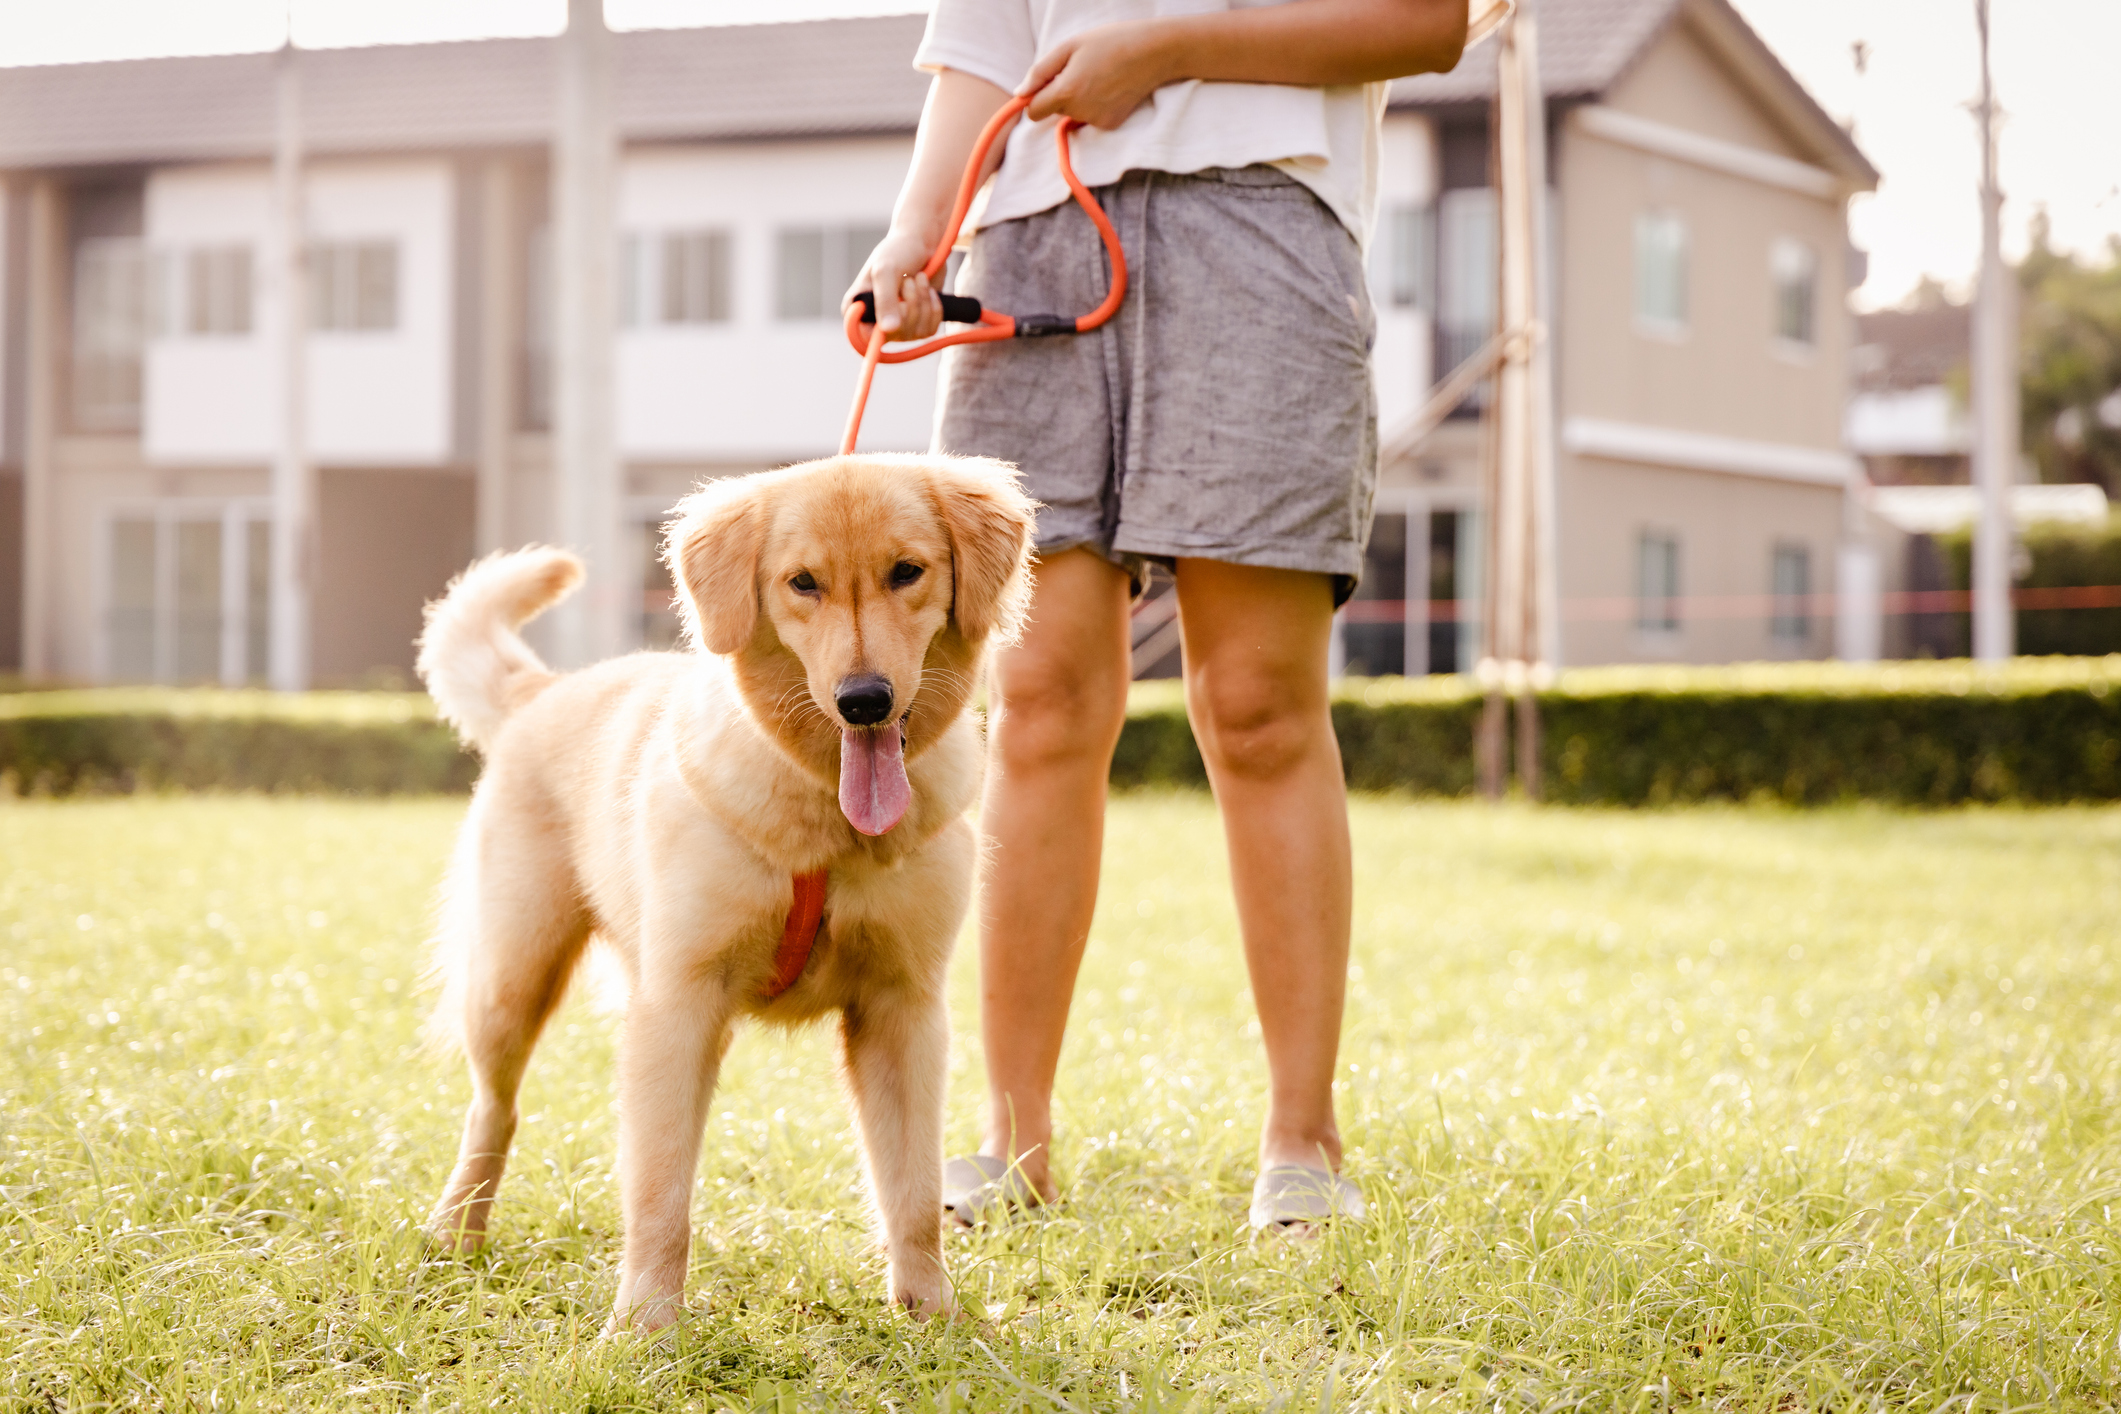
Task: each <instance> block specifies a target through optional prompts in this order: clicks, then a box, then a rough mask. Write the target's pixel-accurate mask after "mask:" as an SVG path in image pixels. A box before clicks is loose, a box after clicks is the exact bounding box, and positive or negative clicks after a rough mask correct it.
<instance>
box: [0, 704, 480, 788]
mask: <svg viewBox="0 0 2121 1414" xmlns="http://www.w3.org/2000/svg"><path fill="white" fill-rule="evenodd" d="M477 774H478V762H477V761H476V759H474V758H473V757H471V756H468V755H466V754H465V753H464V752H462V751H461V750H459V749H458V747H457V742H456V737H455V735H454V734H453V733H451V731H450V730H449V728H448V727H446V726H444V725H443V724H442V723H440V722H439V721H437V720H436V719H435V715H434V709H433V707H432V706H431V705H430V704H429V702H428V700H427V698H426V697H425V696H424V695H422V694H419V693H329V692H319V693H310V694H306V695H304V696H300V697H283V696H278V695H275V694H272V693H265V692H220V691H210V690H191V691H178V690H172V689H119V690H114V691H102V692H38V693H22V694H18V695H11V696H7V697H0V778H4V779H5V781H6V783H7V784H8V785H9V786H11V787H12V789H13V790H15V791H25V792H33V793H38V794H47V793H48V794H56V795H64V794H70V793H92V792H97V791H134V790H256V791H337V792H344V793H347V794H353V795H398V794H415V793H424V792H434V791H466V790H469V789H471V783H472V781H473V779H474V778H475V777H476V776H477Z"/></svg>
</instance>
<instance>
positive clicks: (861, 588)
mask: <svg viewBox="0 0 2121 1414" xmlns="http://www.w3.org/2000/svg"><path fill="white" fill-rule="evenodd" d="M1033 509H1034V507H1033V503H1032V502H1031V501H1030V500H1029V499H1028V498H1026V497H1025V495H1024V494H1023V492H1022V491H1021V490H1020V489H1019V488H1018V485H1017V480H1016V474H1015V472H1014V470H1013V469H1012V468H1010V467H1008V466H1006V465H1004V464H1002V463H1000V462H993V461H985V460H977V459H967V458H954V457H940V456H937V457H912V456H903V457H886V456H859V457H855V456H849V457H834V458H830V459H828V460H825V461H819V462H811V463H808V464H806V465H803V466H795V467H790V468H787V469H786V470H782V471H772V472H762V473H760V474H758V475H755V476H746V477H738V478H733V479H730V480H727V481H721V482H715V483H713V484H710V485H708V486H706V487H704V488H702V489H701V490H699V491H698V492H696V493H695V494H694V495H692V496H691V497H689V498H688V499H686V500H685V501H683V502H682V503H680V504H679V506H678V507H677V512H676V516H677V519H676V522H675V524H674V525H673V526H672V528H671V530H670V533H669V537H668V540H667V543H666V548H665V558H666V559H667V560H668V562H669V565H670V569H671V573H672V577H673V579H674V580H675V582H676V584H677V586H678V590H679V595H680V598H681V600H682V609H683V614H684V617H685V620H686V626H687V629H688V631H689V634H690V637H691V640H692V643H693V645H694V646H695V648H696V650H697V651H693V652H678V653H637V654H634V655H632V656H630V657H625V658H618V659H614V660H612V661H610V662H606V663H601V664H598V665H596V666H594V667H591V668H587V669H584V670H582V671H580V672H575V673H567V674H556V673H553V672H551V671H549V670H548V669H547V668H546V667H545V665H544V664H543V663H542V662H540V661H539V659H538V657H537V655H536V654H534V653H533V652H532V651H531V650H530V648H529V647H528V646H527V645H526V644H525V643H524V641H523V639H522V638H521V637H520V636H519V635H518V633H517V629H518V628H519V627H520V625H521V624H522V623H524V622H525V621H526V620H528V619H529V618H531V617H532V616H534V615H536V614H537V613H538V612H540V611H541V610H543V609H544V608H546V607H547V606H549V605H551V604H552V603H553V602H554V601H556V600H558V599H559V598H561V597H562V596H563V595H565V594H566V593H567V592H568V591H569V590H570V589H572V588H573V587H574V586H575V584H576V583H577V582H579V581H580V579H581V577H582V566H581V563H580V562H579V561H578V560H576V559H575V558H574V557H573V556H572V555H569V554H567V553H566V552H564V551H561V550H554V549H543V548H536V549H528V550H521V551H517V552H515V553H512V554H501V555H495V556H492V557H489V558H487V559H484V560H481V561H479V562H478V563H477V564H474V565H473V566H472V567H471V568H469V569H468V570H466V571H465V572H464V573H463V575H461V576H460V577H459V578H458V579H457V580H456V582H455V583H454V584H453V585H452V586H451V587H450V589H449V592H448V593H447V594H446V595H445V596H444V597H443V598H442V599H441V600H440V601H438V602H437V603H435V604H433V605H431V606H430V607H429V610H428V617H427V627H426V631H425V633H424V634H423V635H422V638H421V646H420V659H419V668H420V675H421V677H422V678H423V679H424V680H425V681H426V683H427V687H428V690H429V691H430V692H431V693H432V694H433V695H434V699H435V701H436V703H437V704H438V705H439V706H440V708H441V711H442V714H443V715H444V716H445V717H446V718H447V719H448V720H449V721H450V722H452V723H453V724H454V725H455V726H456V728H457V730H458V732H459V733H460V734H461V735H462V736H463V738H464V740H465V741H466V742H468V743H469V744H470V745H471V746H473V747H475V748H476V749H478V750H479V751H480V752H481V753H483V754H484V756H485V769H484V772H483V773H482V774H481V776H480V778H479V785H478V790H477V792H476V793H475V794H474V795H473V797H472V802H471V808H470V812H469V814H468V815H467V816H466V818H465V821H464V825H463V829H462V833H461V834H460V836H459V838H458V841H457V847H456V851H455V856H454V859H453V861H452V863H451V865H450V869H449V875H448V882H447V885H446V889H445V893H444V902H443V908H442V914H441V925H440V934H439V938H438V946H437V965H438V971H439V972H440V974H441V977H442V979H443V987H444V991H443V997H442V1001H441V1003H440V1005H439V1007H438V1008H437V1012H436V1017H435V1020H436V1027H437V1030H438V1032H439V1033H440V1034H441V1037H442V1038H443V1039H444V1040H445V1041H449V1042H454V1043H457V1044H461V1046H462V1048H463V1050H464V1052H465V1054H466V1056H467V1058H468V1060H469V1062H470V1067H471V1080H472V1099H471V1108H470V1112H469V1114H468V1115H467V1116H466V1118H465V1121H464V1138H463V1145H462V1148H461V1149H460V1150H459V1152H458V1156H457V1163H456V1168H455V1169H454V1171H453V1172H451V1174H450V1176H449V1181H448V1183H447V1184H446V1185H445V1186H444V1187H443V1189H442V1195H441V1198H440V1200H439V1201H438V1202H437V1203H436V1205H435V1209H434V1215H433V1217H432V1219H431V1220H430V1230H431V1231H432V1232H433V1234H434V1235H435V1237H436V1238H438V1239H439V1240H441V1241H443V1242H445V1243H447V1244H451V1245H454V1246H456V1247H459V1248H464V1249H469V1248H472V1247H476V1246H477V1245H478V1244H479V1243H480V1242H482V1241H483V1240H484V1238H485V1235H486V1230H487V1224H488V1222H489V1220H490V1214H491V1210H492V1207H493V1201H494V1192H495V1189H496V1188H497V1187H498V1185H499V1183H500V1179H501V1173H502V1168H503V1166H504V1164H505V1163H506V1161H507V1153H508V1145H509V1141H510V1140H511V1139H512V1138H513V1137H514V1134H515V1128H516V1092H517V1089H518V1087H519V1086H520V1085H521V1083H522V1080H523V1072H524V1069H525V1067H526V1065H527V1064H528V1063H529V1060H530V1053H531V1048H532V1047H533V1046H535V1045H536V1044H537V1039H538V1032H539V1030H540V1028H542V1027H543V1026H544V1024H545V1021H546V1019H547V1018H548V1017H550V1016H551V1015H552V1012H553V1009H554V1007H555V1005H556V1004H557V1003H558V1002H559V1000H560V997H561V995H562V994H563V993H564V991H565V990H566V987H567V983H568V979H569V976H570V975H571V974H572V972H573V971H574V968H575V966H576V963H577V962H578V961H579V960H580V959H581V957H582V955H583V951H584V949H585V947H586V946H587V944H588V943H589V941H590V940H591V939H595V940H597V941H598V942H600V943H601V944H603V945H604V946H605V947H607V948H609V949H610V951H611V952H612V953H613V954H615V955H616V958H617V961H618V963H619V965H620V970H621V971H622V972H623V974H624V976H625V979H626V984H627V993H626V995H627V1000H626V1005H625V1023H624V1029H623V1033H622V1039H621V1042H620V1052H619V1082H618V1114H619V1161H618V1178H619V1191H620V1202H621V1206H622V1208H623V1211H624V1216H625V1254H624V1259H623V1261H622V1263H621V1265H620V1269H619V1287H618V1298H617V1302H616V1304H615V1306H614V1309H613V1312H612V1317H611V1325H610V1326H609V1327H608V1328H607V1329H609V1330H618V1329H621V1328H625V1327H628V1326H630V1327H632V1328H634V1329H637V1330H654V1329H657V1328H660V1327H662V1326H666V1325H668V1324H669V1323H670V1322H672V1321H674V1320H675V1319H676V1318H677V1316H678V1313H679V1311H680V1309H681V1308H682V1306H683V1302H684V1286H685V1274H686V1268H687V1265H688V1261H689V1257H690V1252H691V1244H692V1221H691V1211H690V1210H691V1200H692V1190H693V1180H694V1170H695V1168H696V1165H697V1162H698V1158H699V1148H700V1136H701V1132H702V1129H703V1128H704V1126H705V1124H706V1120H707V1105H708V1101H709V1099H710V1098H711V1096H712V1094H713V1091H714V1084H715V1076H716V1073H717V1071H718V1069H719V1068H720V1065H721V1061H722V1057H723V1055H724V1054H725V1053H726V1051H727V1049H728V1046H729V1042H730V1038H731V1034H732V1032H733V1031H734V1029H735V1027H736V1025H737V1023H738V1022H739V1021H740V1020H742V1019H743V1018H746V1017H752V1018H756V1019H758V1020H760V1021H765V1022H770V1023H774V1024H778V1025H795V1024H797V1023H800V1022H805V1021H809V1020H811V1019H813V1018H815V1017H819V1016H822V1015H825V1014H826V1013H828V1012H829V1013H837V1015H838V1017H839V1022H840V1039H841V1043H842V1057H843V1068H844V1074H845V1079H846V1085H847V1089H848V1092H849V1094H850V1096H851V1100H852V1106H853V1110H854V1118H855V1121H856V1124H857V1126H858V1127H859V1129H860V1131H861V1141H862V1149H863V1156H864V1160H865V1165H866V1168H867V1171H868V1177H869V1186H870V1192H871V1197H872V1200H873V1202H874V1205H875V1209H876V1216H877V1220H878V1223H879V1226H880V1228H881V1233H882V1240H883V1246H884V1253H885V1257H886V1259H887V1262H888V1264H889V1279H890V1295H891V1299H892V1300H893V1301H896V1302H898V1303H899V1304H900V1305H902V1306H904V1307H906V1308H908V1309H909V1310H911V1311H913V1312H915V1313H916V1314H918V1315H922V1316H926V1315H930V1314H934V1313H947V1312H952V1311H954V1310H955V1309H956V1307H955V1299H954V1297H953V1295H952V1291H951V1286H950V1281H949V1277H948V1275H947V1274H946V1273H945V1272H944V1269H943V1256H942V1232H941V1225H942V1121H943V1090H944V1072H945V1067H946V1063H947V1060H948V1048H949V1026H948V1018H947V1017H946V1015H945V1013H944V1005H943V980H944V979H943V974H944V969H945V965H946V964H947V963H948V961H949V957H950V949H951V945H952V943H953V941H954V940H955V938H956V936H957V931H958V926H959V923H960V922H961V921H962V919H963V916H964V911H965V906H966V901H967V897H968V895H969V893H970V890H971V883H972V871H973V861H974V840H973V834H972V829H971V827H970V825H969V824H968V823H967V821H966V819H965V811H966V807H967V806H969V805H970V804H971V802H972V799H973V797H974V795H975V793H976V792H977V790H978V787H979V780H980V774H981V767H982V756H983V749H982V745H981V740H980V732H979V727H978V725H977V724H976V722H975V721H974V720H973V719H972V718H971V717H970V716H969V715H968V714H967V712H966V710H965V705H966V699H967V697H968V696H969V695H970V693H971V691H972V689H973V685H974V681H975V678H976V676H977V673H978V669H979V664H980V660H981V655H982V653H983V652H984V651H985V649H986V648H987V647H988V646H989V645H991V644H994V643H997V642H1000V641H1004V640H1006V639H1007V638H1009V637H1010V636H1011V635H1013V634H1014V633H1015V632H1016V631H1017V629H1018V627H1019V625H1020V622H1021V620H1022V617H1023V614H1024V608H1025V604H1026V601H1027V599H1028V595H1029V576H1030V570H1029V560H1030V545H1031V529H1032V511H1033ZM820 869H822V870H824V871H826V884H825V902H824V919H823V923H822V925H821V926H820V927H819V928H818V929H817V932H816V940H815V945H814V947H813V948H812V950H811V952H810V954H809V957H808V960H807V964H805V965H804V966H803V967H802V969H801V972H800V974H799V975H797V976H795V977H794V979H793V981H792V984H791V985H787V986H786V989H785V990H777V988H778V986H779V984H780V983H783V982H787V980H788V979H787V978H786V977H785V976H782V977H780V978H778V979H777V977H776V973H777V967H779V966H780V963H779V959H780V958H781V956H782V954H783V948H782V933H783V927H784V925H785V924H787V923H788V921H789V917H790V910H791V908H792V907H793V906H794V904H795V902H796V898H797V895H798V893H799V892H800V891H799V890H798V888H797V885H796V883H795V879H796V876H797V875H802V874H808V873H812V872H814V871H817V870H820Z"/></svg>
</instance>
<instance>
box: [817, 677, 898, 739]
mask: <svg viewBox="0 0 2121 1414" xmlns="http://www.w3.org/2000/svg"><path fill="white" fill-rule="evenodd" d="M832 700H833V703H834V705H836V706H837V707H838V708H839V709H840V716H842V717H844V718H846V720H847V724H848V725H849V726H853V727H873V726H875V725H876V724H877V723H878V722H881V721H883V720H884V719H885V718H887V717H889V716H890V715H891V684H890V683H888V682H885V681H884V680H883V679H882V678H880V677H878V676H877V675H876V674H875V673H862V674H859V675H858V676H855V677H851V678H848V679H846V680H845V681H844V682H842V683H841V684H840V690H839V693H838V695H837V696H835V697H834V698H833V699H832Z"/></svg>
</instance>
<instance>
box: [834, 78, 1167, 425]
mask: <svg viewBox="0 0 2121 1414" xmlns="http://www.w3.org/2000/svg"><path fill="white" fill-rule="evenodd" d="M1030 103H1031V100H1030V98H1028V97H1024V96H1018V97H1015V98H1011V99H1010V100H1009V101H1008V102H1007V103H1004V104H1003V105H1002V106H1001V107H1000V108H998V109H996V110H995V113H994V116H993V117H991V118H989V119H988V120H987V125H986V126H985V127H984V128H982V129H980V135H979V141H978V142H976V143H974V144H973V147H972V157H971V160H970V161H968V162H967V163H966V164H965V175H964V178H963V180H961V181H960V182H959V183H958V187H957V200H956V202H954V203H953V204H952V206H951V209H950V224H949V227H948V228H947V229H946V230H945V231H944V232H943V237H942V239H941V240H940V241H938V242H936V246H935V252H934V253H933V254H932V255H930V256H929V257H928V263H927V264H926V265H924V266H922V267H921V273H922V274H924V275H926V276H927V277H928V281H929V283H930V284H931V285H932V284H934V283H935V281H936V278H937V277H938V276H940V275H941V274H942V273H943V267H944V266H945V265H948V264H949V263H950V252H951V251H952V250H953V249H954V248H955V247H956V245H957V233H958V231H959V230H961V229H962V228H963V227H964V224H965V217H966V215H967V213H969V212H970V211H971V210H972V198H973V197H975V196H977V195H978V194H979V177H980V169H981V168H983V167H985V166H986V165H987V152H988V149H990V148H992V147H993V146H994V142H995V139H996V138H998V137H1000V136H1001V134H1002V130H1003V129H1004V128H1006V127H1008V126H1009V124H1010V123H1011V122H1012V121H1014V120H1015V118H1016V116H1017V115H1018V114H1019V113H1021V112H1023V111H1024V109H1025V108H1027V107H1029V106H1030ZM1081 126H1082V124H1081V123H1078V122H1077V121H1076V120H1075V119H1073V118H1063V119H1061V121H1060V122H1059V124H1057V125H1056V126H1055V128H1054V133H1053V142H1054V147H1055V148H1056V150H1057V152H1058V155H1059V157H1060V171H1061V178H1062V180H1064V181H1066V182H1067V184H1068V190H1069V191H1070V192H1071V193H1073V194H1074V197H1075V201H1076V204H1077V205H1079V206H1081V207H1082V209H1083V213H1084V214H1085V215H1086V216H1088V217H1089V218H1090V221H1091V224H1093V225H1094V226H1096V227H1097V234H1098V237H1099V239H1101V240H1102V241H1103V242H1104V243H1105V252H1106V254H1107V255H1108V256H1109V257H1110V260H1111V265H1112V284H1111V287H1110V288H1109V289H1107V290H1106V291H1105V298H1104V301H1103V302H1102V303H1101V304H1099V305H1098V306H1097V308H1095V309H1093V310H1091V311H1090V312H1089V313H1088V314H1083V315H1078V316H1076V317H1075V318H1073V319H1070V318H1066V317H1064V316H1061V315H1053V314H1026V315H1023V316H1021V317H1019V316H1015V315H1008V314H1002V313H1000V312H998V311H996V310H992V309H987V308H985V307H983V306H982V305H981V304H980V302H979V301H978V300H976V299H972V298H970V297H968V296H962V295H944V296H943V297H942V298H943V318H944V320H946V321H947V322H950V323H953V324H965V325H967V326H969V327H967V328H964V329H960V330H958V331H957V332H955V333H950V334H938V335H936V336H935V337H933V338H930V339H923V340H921V341H920V342H919V343H916V344H910V345H908V346H906V347H904V348H898V349H892V350H890V351H889V352H886V351H885V349H884V331H883V330H882V329H881V328H880V327H878V325H877V323H876V294H875V292H874V291H869V290H865V291H863V292H862V293H861V294H858V295H856V296H855V297H854V298H853V299H852V300H850V301H849V302H848V304H847V342H848V343H849V344H850V345H852V346H853V348H854V351H855V352H856V353H858V354H860V355H861V356H862V371H861V373H860V375H859V376H858V377H857V378H856V381H855V385H854V403H853V405H852V406H851V407H849V408H848V410H847V430H846V432H845V434H844V435H843V436H842V437H841V438H840V455H842V456H845V455H846V454H848V453H849V452H852V451H853V450H854V444H855V440H856V439H857V438H858V437H859V436H860V435H861V430H862V413H863V412H864V411H865V410H866V409H867V408H868V406H869V385H870V382H871V380H872V379H874V378H875V376H876V366H877V365H878V364H879V363H906V362H909V361H910V360H913V359H916V358H925V357H927V356H928V355H929V354H932V353H934V352H936V351H937V350H938V349H946V348H948V347H950V346H951V345H952V344H985V343H992V342H993V341H995V340H997V339H1032V338H1041V337H1045V336H1048V335H1053V334H1087V333H1089V332H1090V331H1091V330H1092V329H1095V328H1097V327H1098V326H1099V325H1100V324H1103V323H1104V322H1105V321H1107V320H1109V319H1110V318H1111V317H1112V316H1113V315H1114V314H1116V313H1118V312H1119V306H1120V302H1121V301H1122V300H1124V299H1125V298H1126V297H1127V255H1126V252H1125V251H1124V250H1122V249H1121V248H1120V243H1119V232H1118V231H1116V230H1114V229H1113V226H1112V221H1111V218H1110V217H1108V216H1106V215H1105V211H1104V208H1103V207H1101V206H1099V205H1098V204H1097V198H1096V197H1094V196H1092V195H1091V194H1090V189H1089V188H1088V187H1086V186H1084V185H1083V184H1082V180H1081V179H1080V178H1079V177H1077V176H1076V175H1075V163H1074V161H1073V160H1072V154H1071V153H1070V151H1069V147H1068V137H1069V134H1071V133H1073V132H1074V131H1075V130H1076V129H1077V128H1079V127H1081ZM865 325H866V326H867V327H866V329H865V328H864V326H865Z"/></svg>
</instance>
